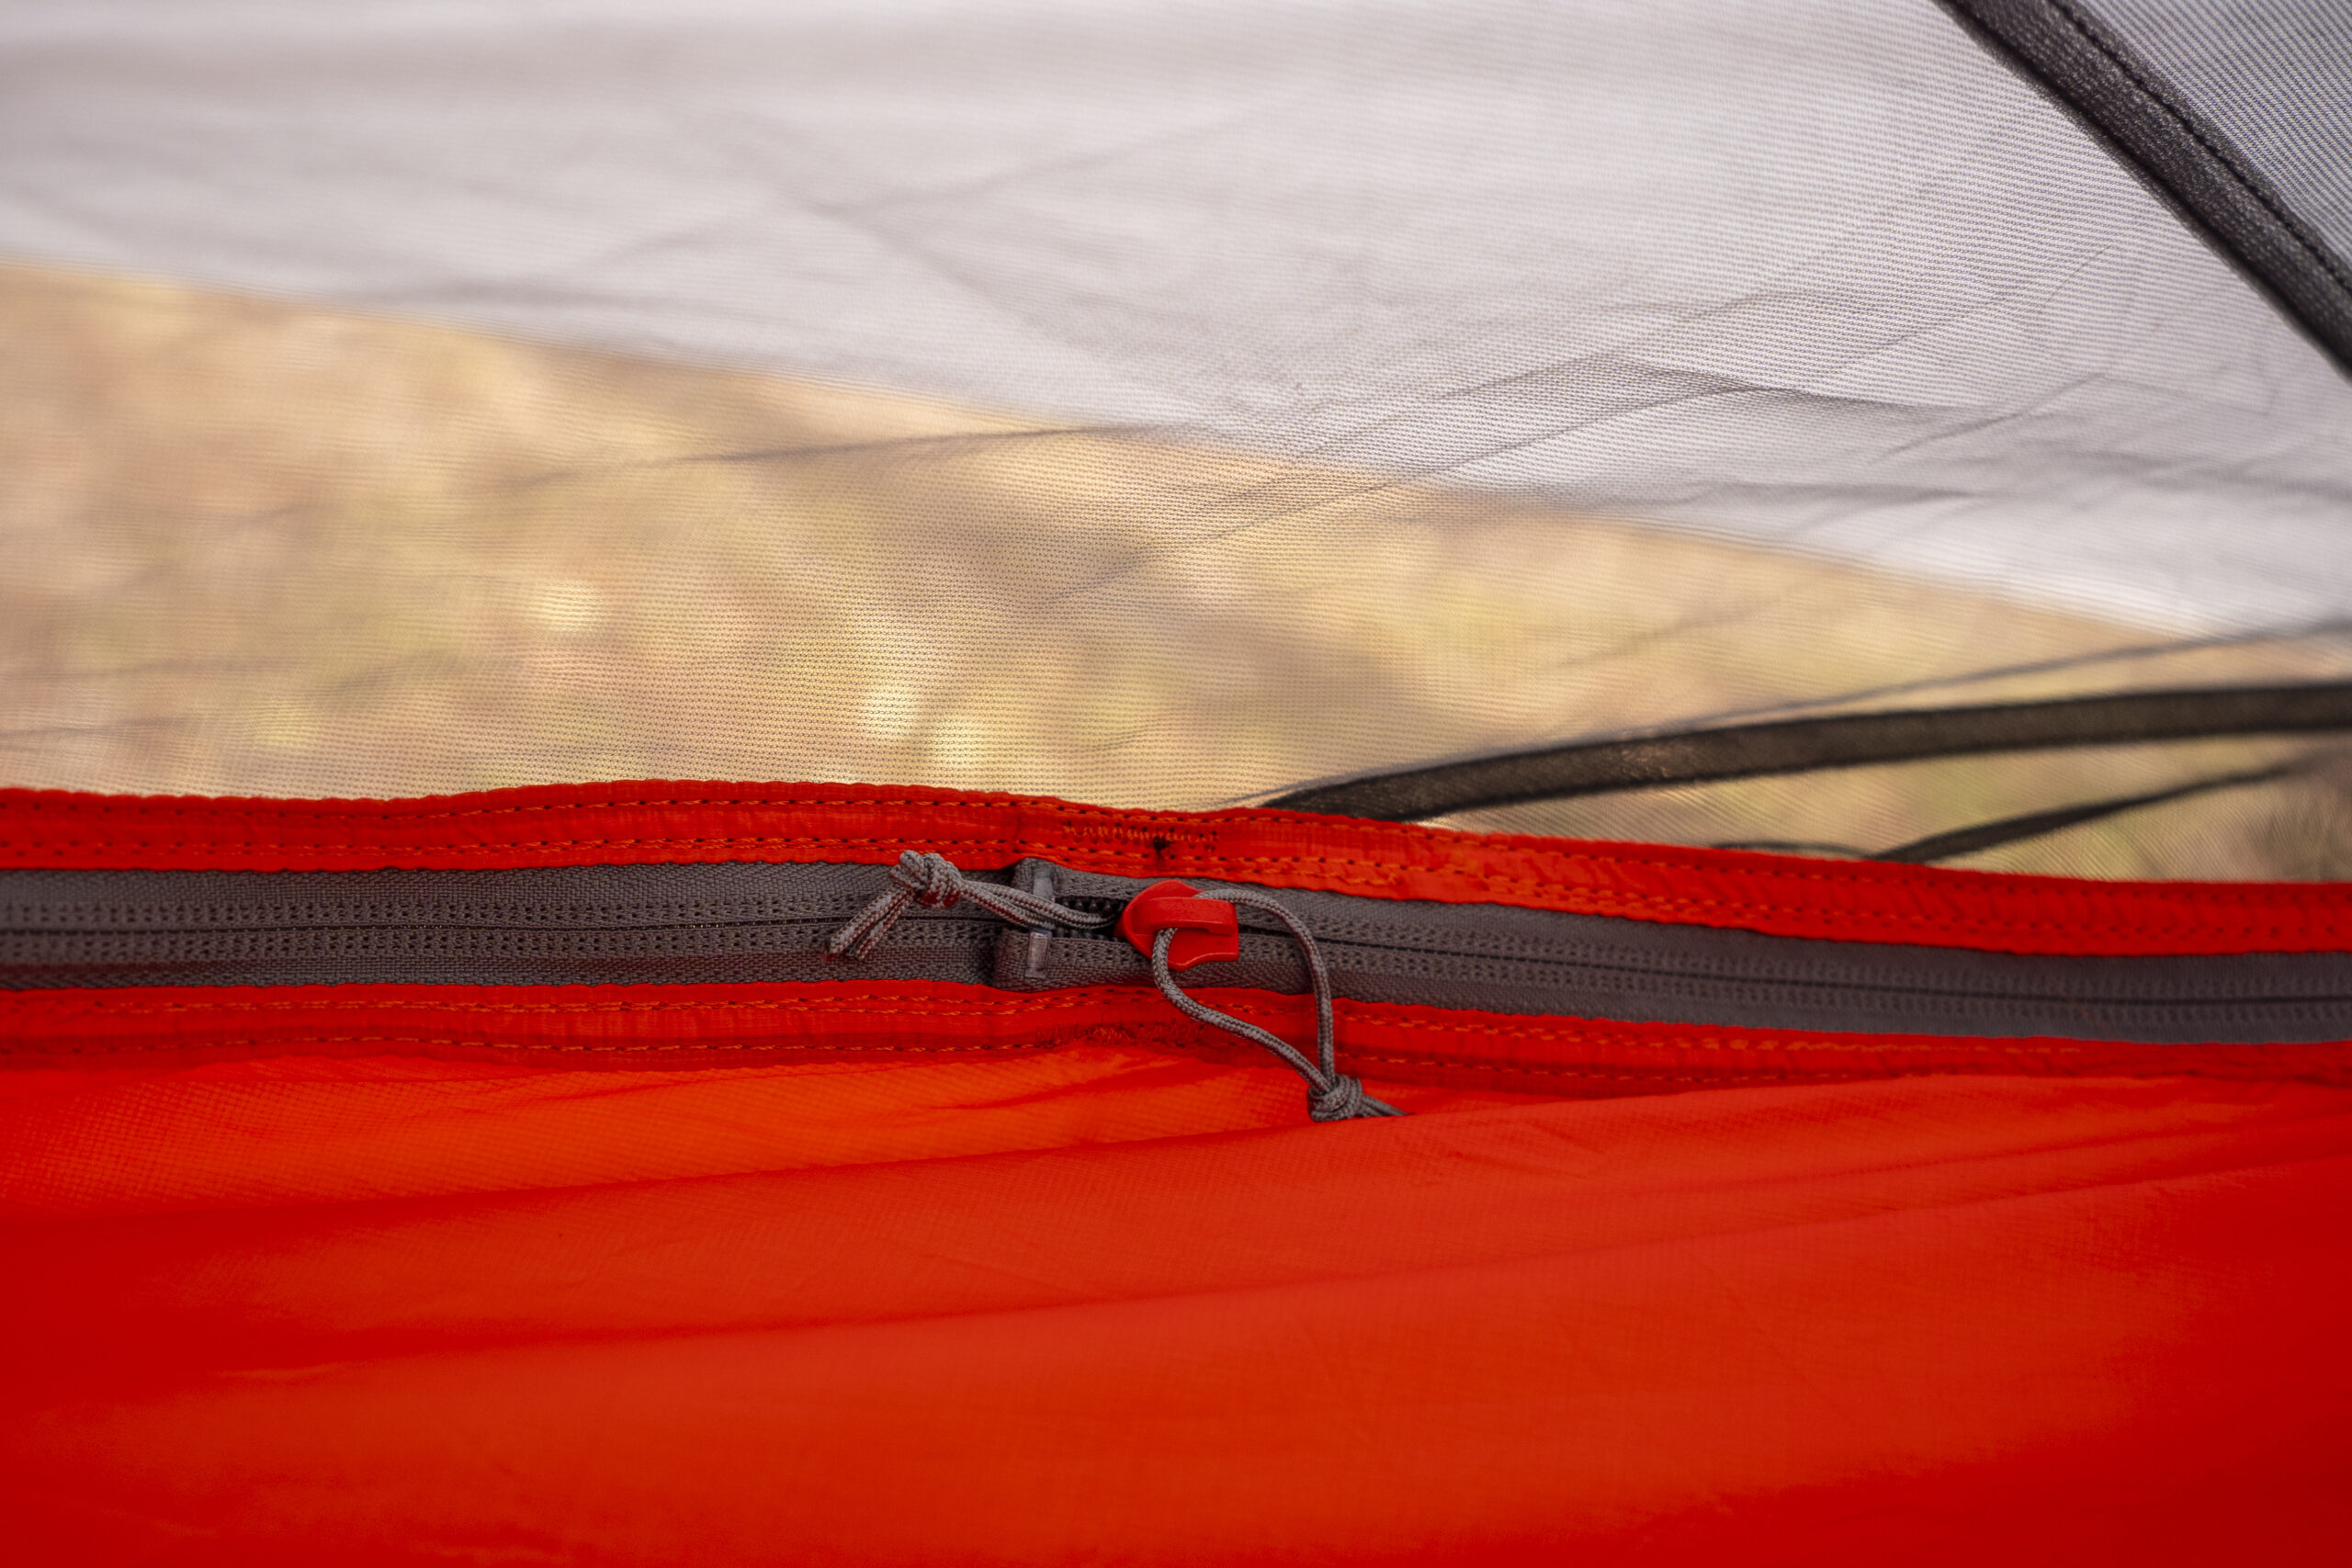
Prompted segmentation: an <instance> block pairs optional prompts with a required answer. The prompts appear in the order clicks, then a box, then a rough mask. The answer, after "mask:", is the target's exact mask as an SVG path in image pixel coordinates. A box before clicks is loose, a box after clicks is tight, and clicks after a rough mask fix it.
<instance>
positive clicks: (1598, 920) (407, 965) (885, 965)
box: [0, 864, 2352, 1041]
mask: <svg viewBox="0 0 2352 1568" xmlns="http://www.w3.org/2000/svg"><path fill="white" fill-rule="evenodd" d="M1018 874H1019V873H1018V872H1017V871H1016V874H1015V875H1016V877H1017V875H1018ZM281 875H283V876H286V877H288V878H289V879H293V880H291V885H290V886H289V885H288V883H286V882H279V881H277V878H278V877H279V876H281ZM880 878H881V873H880V872H879V870H878V868H876V867H873V866H833V865H821V864H820V865H806V866H752V865H741V864H737V865H718V866H690V865H685V866H659V867H650V868H646V867H637V868H615V867H579V868H571V869H570V870H568V871H562V872H556V873H549V872H539V871H535V872H524V873H478V872H448V873H300V874H269V873H168V872H153V873H50V872H39V873H14V872H6V873H0V988H7V989H27V988H55V987H124V986H157V985H176V984H198V985H203V984H212V985H315V984H338V983H350V982H355V981H358V982H364V981H371V980H385V979H397V980H401V981H403V982H417V983H447V984H559V985H562V984H630V983H642V982H649V981H658V980H662V979H664V978H669V979H681V980H697V981H712V982H722V983H724V982H741V981H756V980H819V979H842V978H854V977H856V976H860V975H865V976H889V977H893V978H902V977H906V978H911V977H924V978H933V979H943V980H953V981H956V982H961V983H976V984H991V983H993V984H996V985H999V986H1003V987H1010V988H1013V989H1021V990H1036V989H1053V988H1061V987H1072V986H1090V985H1103V984H1112V985H1119V984H1136V985H1147V984H1148V983H1149V980H1148V970H1147V966H1146V965H1145V964H1144V961H1143V957H1142V955H1141V954H1139V953H1136V952H1135V950H1134V949H1133V948H1132V947H1130V946H1129V945H1128V944H1127V942H1125V939H1124V938H1122V937H1120V936H1119V935H1118V934H1117V933H1116V931H1114V930H1109V929H1097V930H1079V931H1053V932H1051V933H1047V934H1044V935H1040V934H1037V933H1035V932H1031V931H1024V930H1022V929H1020V928H1016V927H1012V926H1007V925H1004V924H1002V923H1001V922H1000V921H999V920H998V919H996V918H995V917H993V916H989V915H976V914H974V913H972V912H970V911H968V910H967V909H965V908H948V909H937V908H915V909H911V910H910V911H909V912H908V919H907V920H906V921H905V922H904V924H903V925H902V926H901V927H900V928H899V934H897V935H894V937H893V939H892V942H890V943H888V944H886V946H885V947H884V948H883V949H882V950H879V951H877V953H876V954H875V955H874V957H873V958H872V959H871V960H869V961H865V962H862V963H860V964H855V965H853V966H849V967H846V968H845V967H843V966H842V965H839V964H831V963H828V962H826V961H825V958H824V954H823V949H824V946H825V943H826V941H827V939H828V938H829V937H830V936H831V934H832V933H833V932H834V931H837V930H839V929H840V927H841V926H842V923H843V922H844V921H846V920H848V919H851V918H852V917H853V916H854V915H855V914H856V913H857V911H858V910H859V909H860V908H862V907H863V906H864V905H865V903H866V902H867V901H869V900H870V899H871V898H872V897H873V894H874V890H875V885H876V882H878V881H879V880H880ZM1052 880H1054V881H1056V882H1057V883H1059V885H1060V886H1057V887H1056V889H1055V896H1056V897H1057V900H1058V901H1059V902H1061V903H1063V904H1064V905H1066V906H1068V907H1069V908H1074V909H1079V910H1082V911H1085V912H1087V913H1089V914H1102V915H1111V914H1115V913H1116V912H1117V911H1119V910H1120V909H1122V908H1124V907H1125V904H1126V902H1127V900H1128V898H1129V897H1131V896H1132V894H1133V893H1134V892H1135V891H1137V890H1139V889H1140V888H1141V887H1143V886H1146V884H1145V883H1144V882H1143V881H1141V880H1138V879H1127V878H1111V877H1104V876H1099V875H1095V874H1076V873H1066V872H1063V871H1062V870H1061V869H1060V868H1053V875H1052ZM1217 886H1226V885H1221V884H1212V885H1211V886H1210V887H1209V888H1208V889H1207V890H1209V891H1215V890H1216V887H1217ZM273 887H276V888H282V889H283V893H282V896H277V897H271V896H267V895H266V892H265V891H264V890H267V889H271V888H273ZM345 888H348V889H350V891H349V892H345V891H343V890H344V889H345ZM246 890H253V891H254V892H255V893H256V894H259V895H261V896H256V897H234V896H233V895H234V894H235V893H238V892H243V891H246ZM1261 891H1270V892H1271V891H1272V890H1261ZM105 894H113V895H115V896H114V897H106V896H103V895H105ZM1272 896H1273V897H1280V898H1282V899H1283V901H1284V902H1285V903H1286V904H1287V905H1288V906H1289V907H1290V908H1293V909H1294V910H1295V912H1296V913H1298V914H1299V915H1300V916H1301V917H1302V918H1303V919H1306V921H1307V923H1308V924H1309V925H1310V926H1311V927H1312V928H1313V929H1314V930H1315V931H1316V934H1317V940H1318V942H1319V943H1320V945H1321V946H1322V947H1323V949H1324V950H1325V952H1326V954H1327V956H1328V957H1329V960H1330V961H1331V964H1332V967H1333V970H1334V973H1335V976H1336V977H1337V978H1338V979H1339V980H1340V994H1341V995H1342V996H1345V997H1349V998H1353V999H1359V1000H1368V1001H1385V1002H1404V1003H1418V1004H1421V1005H1427V1006H1432V1007H1438V1008H1452V1009H1466V1010H1482V1011H1499V1012H1505V1013H1515V1014H1521V1015H1550V1016H1571V1017H1582V1018H1604V1019H1618V1020H1624V1021H1667V1022H1691V1023H1724V1024H1733V1025H1755V1026H1761V1027H1790V1028H1806V1029H1826V1030H1849V1031H1855V1032H1922V1033H1937V1032H1945V1033H1962V1034H2004V1035H2011V1036H2015V1035H2023V1034H2052V1035H2059V1036H2072V1037H2075V1038H2102V1039H2146V1040H2154V1041H2165V1040H2190V1039H2206V1040H2216V1041H2221V1040H2264V1039H2269V1040H2282V1041H2283V1040H2317V1039H2346V1038H2352V956H2347V955H2344V954H2329V953H2320V954H2302V955H2281V954H2254V955H2241V956H2238V957H2225V958H2219V959H2165V960H2145V959H2102V958H2075V959H2052V958H2032V959H2028V958H2020V957H2013V956H2004V955H2000V954H1985V953H1973V952H1967V953H1962V952H1953V951H1945V950H1937V949H1929V948H1917V947H1905V946H1900V945H1894V944H1889V945H1883V946H1874V945H1871V944H1862V943H1839V942H1808V941H1805V940H1803V939H1797V938H1785V937H1766V936H1761V935H1758V933H1754V932H1745V931H1715V930H1713V929H1711V928H1699V927H1689V928H1686V927H1659V926H1655V925H1645V924H1644V923H1642V922H1635V921H1626V920H1612V919H1606V918H1602V917H1594V916H1575V915H1562V914H1555V913H1548V912H1544V911H1533V910H1524V909H1516V908H1499V907H1494V906H1484V905H1468V906H1458V905H1429V904H1417V903H1409V902H1401V901H1389V900H1377V899H1368V898H1359V897H1347V896H1344V895H1338V894H1312V893H1293V892H1272ZM1244 913H1245V919H1248V924H1247V925H1246V927H1245V930H1244V932H1243V937H1244V950H1243V958H1242V961H1241V962H1240V963H1239V964H1237V965H1235V966H1233V967H1232V968H1230V969H1226V970H1223V971H1222V973H1219V974H1216V975H1214V976H1212V975H1211V974H1210V973H1209V972H1206V971H1204V975H1203V978H1204V982H1205V983H1207V984H1209V985H1213V986H1215V985H1225V986H1238V987H1261V988H1270V989H1275V990H1295V989H1298V988H1301V987H1303V985H1304V979H1305V972H1304V967H1303V965H1302V964H1300V962H1299V958H1298V954H1297V952H1296V950H1295V944H1294V943H1293V942H1291V941H1290V940H1289V939H1288V938H1287V937H1286V936H1284V935H1283V934H1281V933H1279V932H1278V931H1273V930H1271V929H1267V925H1266V923H1265V922H1262V921H1261V920H1258V919H1254V918H1250V917H1248V914H1247V911H1244ZM1016 952H1017V956H1015V954H1016Z"/></svg>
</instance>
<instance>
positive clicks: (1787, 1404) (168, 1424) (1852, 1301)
mask: <svg viewBox="0 0 2352 1568" xmlns="http://www.w3.org/2000/svg"><path fill="white" fill-rule="evenodd" d="M1375 1089H1377V1091H1378V1092H1382V1093H1386V1092H1388V1089H1387V1088H1386V1087H1385V1086H1378V1085H1376V1086H1375ZM1419 1092H1421V1093H1423V1094H1424V1095H1427V1096H1429V1097H1430V1098H1428V1099H1427V1100H1424V1101H1422V1102H1420V1103H1419V1104H1417V1105H1416V1106H1415V1109H1416V1111H1418V1112H1419V1113H1418V1114H1416V1115H1414V1116H1412V1117H1409V1118H1407V1119H1405V1120H1401V1121H1390V1122H1351V1123H1340V1124H1332V1125H1329V1126H1307V1125H1300V1124H1298V1123H1297V1120H1296V1118H1297V1111H1296V1106H1295V1097H1296V1088H1295V1080H1290V1079H1288V1077H1287V1075H1284V1074H1282V1073H1281V1072H1280V1071H1279V1070H1278V1069H1268V1068H1260V1067H1242V1066H1220V1065H1217V1064H1213V1063H1202V1062H1193V1061H1186V1060H1182V1059H1177V1058H1170V1057H1169V1056H1167V1055H1159V1054H1155V1053H1151V1052H1147V1051H1136V1052H1132V1053H1123V1052H1122V1051H1120V1050H1119V1049H1117V1048H1116V1047H1114V1046H1110V1045H1100V1046H1091V1047H1083V1048H1080V1049H1078V1050H1075V1051H1072V1052H1065V1053H1053V1054H1045V1055H1034V1056H1023V1057H1006V1058H996V1059H989V1060H980V1061H968V1060H954V1061H940V1062H933V1063H926V1064H921V1065H905V1064H898V1063H891V1064H882V1065H876V1064H840V1063H837V1064H829V1065H822V1066H819V1065H805V1066H791V1067H777V1068H772V1069H771V1068H752V1069H746V1070H743V1071H740V1072H704V1073H684V1072H659V1071H632V1070H616V1071H606V1072H601V1073H599V1072H587V1071H573V1070H553V1069H541V1068H535V1067H524V1068H515V1069H509V1068H503V1067H493V1066H481V1065H469V1064H462V1063H440V1062H423V1061H416V1060H407V1059H400V1058H375V1059H361V1060H338V1061H330V1060H322V1059H311V1058H287V1059H279V1060H276V1061H257V1062H246V1063H217V1064H212V1065H210V1066H199V1067H190V1068H185V1069H176V1070H157V1071H149V1072H125V1071H119V1070H118V1071H99V1070H95V1069H94V1070H54V1071H40V1072H26V1073H23V1074H19V1075H12V1076H9V1077H6V1078H5V1079H0V1094H5V1096H6V1104H5V1111H0V1115H5V1118H6V1120H5V1122H0V1129H5V1133H4V1134H0V1150H5V1153H6V1174H7V1179H8V1182H9V1185H8V1187H7V1189H6V1192H7V1195H8V1198H9V1200H10V1202H11V1207H12V1211H13V1213H15V1215H16V1216H17V1217H15V1218H13V1219H10V1220H9V1221H7V1222H6V1224H5V1225H0V1278H5V1279H6V1280H9V1281H11V1288H10V1289H9V1290H7V1291H6V1292H0V1320H5V1333H0V1345H5V1346H6V1351H5V1355H6V1358H7V1362H8V1364H7V1367H6V1372H5V1377H0V1404H5V1406H6V1409H5V1414H0V1506H5V1509H6V1513H5V1516H0V1517H6V1518H7V1519H8V1521H9V1529H10V1534H11V1536H12V1537H13V1539H14V1540H15V1541H16V1542H17V1545H18V1547H19V1549H20V1550H21V1551H25V1552H26V1553H27V1555H28V1560H33V1561H63V1560H72V1561H77V1562H198V1563H211V1562H220V1563H230V1562H234V1563H239V1564H253V1563H268V1562H305V1563H313V1562H336V1563H340V1564H350V1565H355V1568H356V1565H362V1564H374V1563H411V1562H450V1561H459V1562H515V1563H524V1562H582V1563H616V1564H617V1563H657V1562H658V1563H672V1562H796V1563H797V1562H932V1561H947V1562H975V1561H979V1562H989V1561H999V1562H1091V1561H1105V1560H1119V1561H1235V1562H1239V1561H1250V1562H1263V1561H1284V1562H1310V1561H1329V1560H1333V1559H1340V1558H1345V1559H1351V1560H1356V1561H1373V1562H1376V1561H1400V1562H1401V1561H1413V1562H1430V1561H1448V1560H1452V1561H1462V1562H1496V1561H1509V1560H1522V1561H1562V1560H1570V1561H1576V1562H1659V1561H1692V1562H1747V1563H1754V1562H1808V1563H1821V1562H1857V1563H1859V1562H1871V1563H1873V1564H1878V1563H1883V1562H1889V1561H1900V1562H1906V1563H1907V1562H1971V1563H1975V1562H1985V1561H1987V1560H1998V1561H2003V1562H2068V1563H2079V1562H2086V1561H2092V1562H2106V1561H2134V1562H2216V1561H2227V1562H2240V1561H2259V1562H2273V1563H2278V1562H2341V1561H2343V1560H2345V1558H2346V1554H2347V1551H2352V1438H2346V1431H2347V1422H2346V1416H2347V1412H2352V1346H2348V1345H2347V1342H2346V1336H2345V1335H2344V1334H2343V1333H2342V1331H2341V1330H2342V1324H2343V1322H2344V1319H2345V1314H2346V1306H2347V1304H2352V1292H2347V1286H2352V1251H2347V1246H2346V1237H2347V1235H2352V1232H2348V1231H2347V1228H2346V1223H2345V1216H2346V1214H2347V1213H2352V1091H2346V1090H2342V1089H2328V1088H2323V1087H2318V1086H2312V1085H2302V1084H2275V1083H2274V1084H2246V1083H2228V1082H2220V1081H2213V1080H2198V1079H2187V1078H2165V1079H2135V1080H2124V1079H2112V1078H2104V1079H2102V1078H2087V1079H2073V1080H2050V1079H2027V1078H2014V1077H1971V1078H1962V1077H1924V1078H1914V1079H1900V1080H1889V1081H1879V1082H1870V1083H1858V1084H1847V1085H1836V1086H1815V1087H1803V1088H1789V1087H1781V1088H1752V1089H1717V1090H1707V1091H1702V1092H1696V1093H1691V1094H1684V1095H1674V1096H1657V1097H1648V1098H1641V1099H1632V1100H1593V1101H1535V1100H1514V1099H1511V1098H1510V1097H1504V1096H1486V1097H1478V1096H1469V1095H1463V1096H1455V1097H1453V1098H1450V1099H1449V1098H1445V1097H1444V1091H1438V1090H1423V1091H1419Z"/></svg>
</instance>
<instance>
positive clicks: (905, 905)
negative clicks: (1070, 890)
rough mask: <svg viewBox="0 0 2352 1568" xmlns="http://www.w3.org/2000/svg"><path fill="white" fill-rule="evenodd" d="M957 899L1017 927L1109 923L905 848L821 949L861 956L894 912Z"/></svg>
mask: <svg viewBox="0 0 2352 1568" xmlns="http://www.w3.org/2000/svg"><path fill="white" fill-rule="evenodd" d="M958 903H972V904H977V905H978V906H979V907H980V908H983V909H986V910H987V911H988V912H989V914H991V915H994V916H995V917H996V918H997V919H1001V920H1003V921H1005V922H1007V923H1008V924H1011V925H1016V926H1044V925H1056V926H1071V927H1076V928H1078V929H1080V930H1090V931H1091V930H1093V929H1095V928H1097V927H1100V926H1107V925H1109V924H1110V923H1111V917H1110V916H1108V915H1090V914H1088V913H1087V912H1086V911H1085V910H1083V909H1072V908H1067V907H1065V906H1063V905H1060V904H1057V903H1055V902H1054V901H1053V900H1052V899H1050V898H1040V897H1038V896H1037V895H1035V893H1024V892H1023V891H1022V890H1021V889H1020V888H1018V887H1007V886H1003V885H1002V884H1001V883H995V882H974V881H972V880H971V879H970V878H968V877H967V876H966V875H965V874H963V873H962V872H960V871H958V870H956V867H955V865H954V864H953V863H950V862H949V860H948V859H947V857H946V856H945V855H935V854H931V853H929V852H925V851H922V850H909V851H908V852H906V853H904V854H902V855H900V856H899V863H898V864H896V865H894V866H892V867H891V868H890V886H888V887H887V888H885V889H884V890H883V891H882V892H880V893H878V894H876V896H875V897H874V901H873V902H872V903H870V904H868V905H866V906H865V908H863V909H860V910H859V911H858V912H857V913H856V915H855V916H854V917H852V919H850V922H849V923H848V924H847V925H845V926H843V927H842V929H841V930H839V931H835V932H834V933H833V940H832V941H831V942H829V943H827V944H826V951H827V952H828V953H831V954H832V955H833V956H834V957H835V958H847V959H850V960H852V961H854V960H857V959H860V958H863V957H865V955H866V954H867V953H872V952H873V951H874V949H875V947H876V944H877V943H879V942H881V940H882V939H883V938H884V937H886V936H888V935H889V934H890V928H891V927H893V926H895V925H897V924H898V923H899V916H901V915H903V914H905V913H906V912H907V911H908V910H909V909H910V908H913V907H914V906H915V905H917V904H922V905H923V906H925V907H927V908H933V909H944V908H952V907H953V906H955V905H956V904H958Z"/></svg>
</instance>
